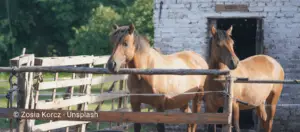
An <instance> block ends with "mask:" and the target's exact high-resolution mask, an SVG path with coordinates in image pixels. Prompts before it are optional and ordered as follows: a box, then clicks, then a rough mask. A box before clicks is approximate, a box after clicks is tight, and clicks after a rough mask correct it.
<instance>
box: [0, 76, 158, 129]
mask: <svg viewBox="0 0 300 132" xmlns="http://www.w3.org/2000/svg"><path fill="white" fill-rule="evenodd" d="M54 75H55V74H50V73H49V74H44V75H43V77H44V78H53V77H54ZM71 76H72V74H70V73H60V74H59V78H63V77H71ZM94 76H95V75H94ZM96 76H97V75H96ZM8 78H9V74H5V73H0V80H7V81H4V82H3V81H2V82H0V94H6V93H7V91H8V90H9V83H8ZM14 80H15V78H14ZM45 81H47V80H45ZM111 84H112V83H106V84H103V85H102V88H103V90H104V91H105V90H107V89H108V88H109V87H110V86H111ZM115 86H119V84H116V85H115ZM100 87H101V85H94V86H92V89H91V90H92V93H93V94H95V93H100ZM117 88H118V87H117ZM115 90H117V89H115ZM65 91H66V88H59V89H56V92H59V93H64V92H65ZM78 91H79V87H75V88H74V93H77V92H78ZM39 93H40V94H49V95H51V94H52V90H43V91H40V92H39ZM61 97H62V96H59V95H57V96H56V98H61ZM51 98H52V97H51V96H48V97H45V96H40V97H39V100H47V99H51ZM97 105H98V104H89V105H88V109H89V110H95V109H96V107H97ZM117 105H118V100H117V99H116V100H115V103H114V108H115V109H116V108H117V107H118V106H117ZM0 107H1V108H6V107H7V99H6V98H5V97H1V98H0ZM128 107H129V108H130V104H128ZM71 108H72V110H76V109H77V106H72V107H71ZM111 108H112V101H111V100H108V101H104V103H103V104H102V105H101V111H110V110H111ZM64 109H66V108H64ZM142 111H144V112H146V111H147V110H146V109H144V110H142ZM45 122H48V121H41V120H36V121H35V124H41V123H45ZM9 124H10V123H9V120H8V119H5V118H0V129H1V128H9ZM113 124H114V123H113ZM109 126H110V123H108V122H103V123H100V129H104V128H108V127H109ZM13 127H14V128H15V127H16V123H15V121H14V123H13ZM87 129H88V130H96V123H91V124H89V125H88V127H87ZM150 129H153V127H152V128H151V127H149V126H148V125H147V126H143V127H142V131H144V132H148V131H150ZM129 132H133V129H132V128H130V129H129Z"/></svg>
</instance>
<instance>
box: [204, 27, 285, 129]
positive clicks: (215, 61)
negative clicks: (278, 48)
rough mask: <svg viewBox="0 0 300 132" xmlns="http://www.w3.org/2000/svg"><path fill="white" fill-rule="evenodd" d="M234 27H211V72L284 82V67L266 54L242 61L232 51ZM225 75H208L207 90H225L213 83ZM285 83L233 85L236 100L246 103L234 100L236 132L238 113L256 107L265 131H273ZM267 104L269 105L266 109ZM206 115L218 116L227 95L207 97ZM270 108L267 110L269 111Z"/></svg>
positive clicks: (208, 95)
mask: <svg viewBox="0 0 300 132" xmlns="http://www.w3.org/2000/svg"><path fill="white" fill-rule="evenodd" d="M231 31H232V26H231V27H230V28H229V29H228V30H227V31H224V30H217V29H215V28H214V27H213V26H212V28H211V34H212V39H211V42H210V44H211V53H210V59H209V69H220V70H228V69H230V70H231V76H233V77H246V78H249V79H262V80H263V79H268V80H284V71H283V68H282V66H281V65H280V64H279V63H278V62H277V61H276V60H275V59H273V58H271V57H270V56H266V55H255V56H251V57H249V58H246V59H244V60H242V61H239V59H238V57H237V56H236V55H235V52H234V50H233V45H234V41H233V40H232V38H231ZM216 78H223V77H222V76H212V75H209V76H207V78H206V82H205V86H204V88H205V90H208V91H219V90H223V89H224V83H220V82H218V81H214V79H216ZM282 87H283V84H258V83H234V84H233V96H234V98H235V99H238V100H241V101H244V102H247V103H248V104H250V105H244V104H241V103H238V102H236V100H235V99H234V100H233V120H234V121H233V123H234V126H235V130H236V131H237V132H239V131H240V128H239V111H240V110H246V109H253V108H256V110H257V112H256V113H257V115H258V116H259V118H260V119H261V122H262V126H263V128H264V130H265V131H266V132H271V130H272V124H273V119H274V116H275V111H276V105H277V102H278V99H279V97H280V94H281V91H282ZM264 101H265V102H266V104H267V105H270V106H267V107H266V108H265V104H264ZM205 104H206V112H212V113H216V112H217V110H218V109H219V108H220V107H222V106H223V104H224V96H222V95H220V94H217V93H214V94H206V95H205ZM266 109H267V111H266Z"/></svg>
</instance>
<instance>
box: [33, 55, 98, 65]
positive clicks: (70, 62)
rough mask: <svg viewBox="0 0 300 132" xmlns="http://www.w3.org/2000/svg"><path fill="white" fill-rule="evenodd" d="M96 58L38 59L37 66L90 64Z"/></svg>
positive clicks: (36, 59)
mask: <svg viewBox="0 0 300 132" xmlns="http://www.w3.org/2000/svg"><path fill="white" fill-rule="evenodd" d="M94 58H95V57H94V56H67V57H36V58H35V61H36V63H35V65H38V66H70V65H82V64H90V63H93V61H94Z"/></svg>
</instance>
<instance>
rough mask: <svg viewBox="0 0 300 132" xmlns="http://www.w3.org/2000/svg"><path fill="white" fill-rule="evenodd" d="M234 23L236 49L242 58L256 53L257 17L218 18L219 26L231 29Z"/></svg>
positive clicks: (219, 27) (233, 33) (233, 34)
mask: <svg viewBox="0 0 300 132" xmlns="http://www.w3.org/2000/svg"><path fill="white" fill-rule="evenodd" d="M230 25H232V27H233V30H232V39H233V40H234V44H235V45H234V50H235V53H236V55H237V56H238V57H239V59H240V60H243V59H245V58H247V57H250V56H253V55H255V54H256V29H257V27H256V25H257V23H256V19H255V18H250V19H247V18H242V19H241V18H237V19H234V18H231V19H218V20H217V28H218V29H222V30H227V29H229V27H230Z"/></svg>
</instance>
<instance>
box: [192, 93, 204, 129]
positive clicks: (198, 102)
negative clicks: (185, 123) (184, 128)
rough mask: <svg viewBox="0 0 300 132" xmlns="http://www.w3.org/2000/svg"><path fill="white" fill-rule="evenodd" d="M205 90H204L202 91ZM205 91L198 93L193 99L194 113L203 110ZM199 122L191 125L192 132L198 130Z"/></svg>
mask: <svg viewBox="0 0 300 132" xmlns="http://www.w3.org/2000/svg"><path fill="white" fill-rule="evenodd" d="M201 92H203V91H201ZM203 96H204V95H203V93H200V94H196V97H195V98H194V99H193V113H199V112H200V111H201V103H202V102H201V101H202V99H203ZM196 130H197V124H192V125H191V132H196Z"/></svg>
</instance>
